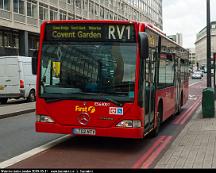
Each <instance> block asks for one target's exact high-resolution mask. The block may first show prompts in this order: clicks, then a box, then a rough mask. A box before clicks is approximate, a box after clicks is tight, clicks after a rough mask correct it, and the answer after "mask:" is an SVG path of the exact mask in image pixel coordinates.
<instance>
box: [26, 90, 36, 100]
mask: <svg viewBox="0 0 216 173" xmlns="http://www.w3.org/2000/svg"><path fill="white" fill-rule="evenodd" d="M27 100H28V101H29V102H34V101H35V100H36V96H35V91H34V90H31V91H30V93H29V96H28V98H27Z"/></svg>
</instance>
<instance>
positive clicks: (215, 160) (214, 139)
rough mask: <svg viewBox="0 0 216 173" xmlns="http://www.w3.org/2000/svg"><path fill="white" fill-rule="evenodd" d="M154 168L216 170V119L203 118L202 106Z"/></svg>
mask: <svg viewBox="0 0 216 173" xmlns="http://www.w3.org/2000/svg"><path fill="white" fill-rule="evenodd" d="M215 115H216V113H215ZM154 168H168V169H169V168H176V169H177V168H182V169H184V168H201V169H202V168H203V169H204V168H206V169H208V168H216V117H214V118H203V115H202V105H201V106H200V107H199V108H198V109H197V111H196V112H195V113H194V114H193V117H192V118H191V120H190V121H189V122H188V123H187V125H186V126H185V127H184V129H183V130H182V131H181V132H180V134H179V135H178V136H177V137H176V139H175V140H174V141H173V142H172V143H171V144H170V146H169V147H168V150H166V152H165V153H164V154H163V156H162V158H161V159H160V160H159V162H157V164H156V166H155V167H154Z"/></svg>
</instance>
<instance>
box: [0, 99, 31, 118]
mask: <svg viewBox="0 0 216 173" xmlns="http://www.w3.org/2000/svg"><path fill="white" fill-rule="evenodd" d="M34 111H35V102H29V103H22V104H5V105H1V106H0V119H2V118H7V117H13V116H17V115H22V114H25V113H30V112H34Z"/></svg>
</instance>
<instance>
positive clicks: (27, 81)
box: [0, 56, 36, 104]
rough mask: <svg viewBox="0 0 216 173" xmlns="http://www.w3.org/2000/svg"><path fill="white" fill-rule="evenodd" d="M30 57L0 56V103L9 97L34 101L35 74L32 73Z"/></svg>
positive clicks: (5, 101)
mask: <svg viewBox="0 0 216 173" xmlns="http://www.w3.org/2000/svg"><path fill="white" fill-rule="evenodd" d="M31 62H32V58H31V57H24V56H1V57H0V103H1V104H5V103H7V100H8V99H9V98H16V99H18V98H21V97H23V98H27V99H28V101H35V90H36V75H33V74H32V65H31Z"/></svg>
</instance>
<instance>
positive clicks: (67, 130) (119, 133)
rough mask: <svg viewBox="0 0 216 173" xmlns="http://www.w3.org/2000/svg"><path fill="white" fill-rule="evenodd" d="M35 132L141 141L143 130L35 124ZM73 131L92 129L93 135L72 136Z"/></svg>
mask: <svg viewBox="0 0 216 173" xmlns="http://www.w3.org/2000/svg"><path fill="white" fill-rule="evenodd" d="M35 127H36V132H43V133H57V134H71V135H72V136H100V137H113V138H132V139H142V138H143V135H144V128H143V127H142V128H122V127H110V128H98V127H97V128H96V127H76V126H63V125H59V124H55V123H43V122H36V124H35ZM74 129H93V130H95V134H94V135H83V134H74V133H73V131H74Z"/></svg>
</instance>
